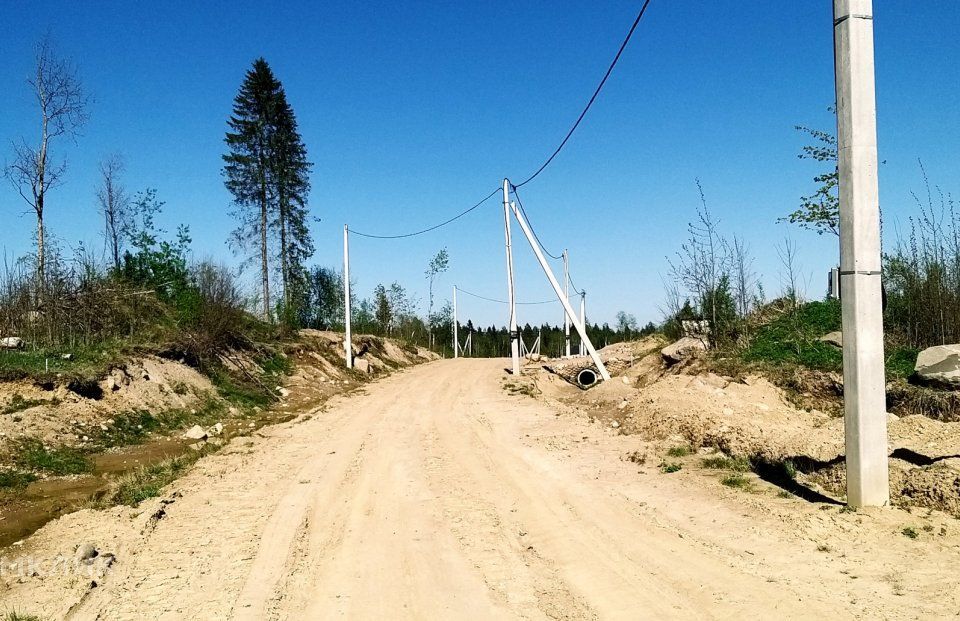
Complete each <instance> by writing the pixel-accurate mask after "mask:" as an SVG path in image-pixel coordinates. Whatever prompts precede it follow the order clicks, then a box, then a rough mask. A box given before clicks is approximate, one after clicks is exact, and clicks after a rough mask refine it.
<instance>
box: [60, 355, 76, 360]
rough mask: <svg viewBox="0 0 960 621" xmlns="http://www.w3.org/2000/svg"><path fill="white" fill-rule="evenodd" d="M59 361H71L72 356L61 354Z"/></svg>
mask: <svg viewBox="0 0 960 621" xmlns="http://www.w3.org/2000/svg"><path fill="white" fill-rule="evenodd" d="M60 359H61V360H73V354H61V355H60Z"/></svg>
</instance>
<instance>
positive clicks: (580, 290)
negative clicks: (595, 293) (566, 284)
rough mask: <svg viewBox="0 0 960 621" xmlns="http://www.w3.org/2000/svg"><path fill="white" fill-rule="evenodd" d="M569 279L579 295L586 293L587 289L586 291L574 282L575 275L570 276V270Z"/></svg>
mask: <svg viewBox="0 0 960 621" xmlns="http://www.w3.org/2000/svg"><path fill="white" fill-rule="evenodd" d="M567 280H569V281H570V286H571V287H573V290H574V291H575V292H576V293H577V294H578V295H583V294H584V293H586V291H584V290H583V289H581V288H580V287H578V286H577V285H575V284H573V277H572V276H570V272H567Z"/></svg>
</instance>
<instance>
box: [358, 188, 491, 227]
mask: <svg viewBox="0 0 960 621" xmlns="http://www.w3.org/2000/svg"><path fill="white" fill-rule="evenodd" d="M500 191H501V188H496V189H495V190H494V191H493V192H490V193H489V194H487V195H486V196H485V197H484V198H483V200H481V201H480V202H479V203H477V204H476V205H474V206H473V207H470V208H469V209H465V210H464V211H461V212H460V213H458V214H457V215H455V216H454V217H452V218H450V219H449V220H444V221H443V222H441V223H440V224H435V225H433V226H431V227H429V228H426V229H423V230H420V231H414V232H413V233H402V234H399V235H372V234H370V233H361V232H360V231H354V230H353V229H350V233H351V234H353V235H359V236H360V237H369V238H371V239H402V238H404V237H414V236H416V235H423V234H424V233H429V232H430V231H436V230H437V229H439V228H440V227H443V226H447V225H448V224H450V223H451V222H454V221H456V220H459V219H460V218H462V217H463V216H465V215H467V214H468V213H470V212H471V211H473V210H474V209H476V208H477V207H479V206H480V205H482V204H484V203H485V202H487V201H488V200H490V199H491V198H493V197H494V195H496V194H497V192H500Z"/></svg>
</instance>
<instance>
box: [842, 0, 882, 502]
mask: <svg viewBox="0 0 960 621" xmlns="http://www.w3.org/2000/svg"><path fill="white" fill-rule="evenodd" d="M833 27H834V63H835V65H834V70H835V77H836V95H837V158H838V161H837V164H838V171H839V175H840V176H839V187H840V291H841V295H840V302H841V304H840V306H841V316H842V323H843V386H844V389H843V406H844V426H845V431H846V434H845V435H846V464H847V503H848V504H849V505H850V506H852V507H862V506H883V505H886V504H888V503H889V501H890V491H889V470H888V469H889V464H888V461H887V451H888V447H887V411H886V390H885V377H884V374H885V371H884V357H883V310H882V306H881V296H882V294H881V283H880V273H881V262H880V199H879V187H878V186H879V183H878V180H877V107H876V106H877V101H876V87H875V83H874V61H873V2H872V1H871V0H834V3H833Z"/></svg>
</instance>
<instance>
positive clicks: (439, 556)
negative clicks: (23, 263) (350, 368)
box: [14, 360, 955, 620]
mask: <svg viewBox="0 0 960 621" xmlns="http://www.w3.org/2000/svg"><path fill="white" fill-rule="evenodd" d="M501 366H502V362H500V361H491V360H458V361H452V360H448V361H441V362H436V363H430V364H427V365H422V366H419V367H416V368H413V369H408V370H405V371H402V372H399V373H396V374H395V375H393V376H391V377H389V378H387V379H385V380H382V381H380V382H376V383H374V384H372V385H369V386H368V387H367V388H366V389H365V391H364V392H362V393H359V394H354V395H352V396H347V397H341V398H337V399H335V400H333V401H331V402H330V403H329V404H328V405H327V407H326V408H324V409H323V410H321V411H319V412H317V413H316V414H315V415H314V416H312V417H310V418H309V419H308V420H303V421H301V422H295V423H290V424H286V425H282V426H278V427H276V428H274V429H272V430H270V431H268V432H267V433H265V434H264V437H262V438H256V439H248V440H246V442H247V443H246V444H245V443H244V441H235V442H234V443H233V444H231V445H230V447H228V448H226V449H224V450H223V451H222V452H221V453H219V454H217V455H215V456H213V457H211V458H208V459H205V460H204V461H203V462H202V463H201V464H200V465H199V466H198V467H197V469H196V470H195V471H194V472H193V473H191V474H190V475H189V476H188V477H186V478H185V479H182V480H181V481H180V482H178V483H177V489H179V490H180V491H181V492H182V497H178V498H177V499H176V501H175V502H173V503H172V504H169V505H168V506H167V507H166V512H167V513H166V516H165V517H163V519H161V520H159V521H157V522H156V523H155V524H154V525H153V526H152V529H151V530H150V532H149V533H148V534H147V535H144V536H143V537H142V538H141V539H139V540H136V541H128V542H127V543H126V544H120V547H119V549H118V550H117V553H118V562H117V564H116V565H115V566H114V569H113V570H111V572H110V573H109V574H108V575H107V576H106V578H105V579H104V580H103V581H102V583H101V584H99V585H98V587H97V588H95V589H92V590H90V591H89V592H88V593H87V595H85V596H84V597H83V598H82V599H81V600H80V601H77V602H74V603H72V604H71V605H70V607H69V610H59V611H58V610H57V609H56V608H55V607H56V605H58V604H62V602H63V600H62V599H59V600H57V601H56V602H54V601H52V600H50V601H48V602H47V603H42V604H38V602H39V601H40V599H41V598H39V597H38V599H37V600H36V601H33V602H31V601H29V599H28V598H26V597H25V596H24V593H23V591H18V592H17V593H18V595H17V596H18V597H19V598H20V599H17V600H15V601H14V603H19V604H20V605H21V607H22V609H24V610H37V606H38V605H39V606H40V610H41V611H45V612H47V613H52V614H54V615H56V616H58V617H59V616H62V615H64V614H65V615H66V616H67V617H68V618H71V619H184V618H189V619H221V618H236V619H257V620H259V619H341V618H348V619H499V618H506V619H512V618H523V619H670V618H683V619H710V618H714V619H744V618H771V617H774V616H776V617H778V618H784V619H792V618H871V619H872V618H913V617H916V618H921V617H928V618H929V614H930V613H931V611H934V610H941V609H939V608H929V606H933V604H931V599H933V600H935V599H936V597H937V595H936V591H937V590H939V589H940V588H942V587H939V586H937V585H935V584H933V585H931V589H932V590H933V591H934V593H931V594H924V593H919V592H914V593H907V595H911V596H913V597H907V598H905V597H903V595H904V593H903V592H900V593H893V592H891V589H890V588H889V586H888V585H885V584H884V583H883V579H882V577H881V576H879V574H880V573H882V572H881V571H880V569H879V568H878V569H877V572H874V573H877V574H878V575H877V576H875V578H876V579H874V577H872V576H871V575H870V574H871V572H870V571H866V570H865V571H863V572H858V573H861V574H862V578H863V579H862V580H851V576H850V575H849V574H850V571H849V569H850V567H851V565H855V564H856V559H855V558H851V557H847V555H846V554H844V555H842V556H843V557H844V558H842V559H840V560H836V559H828V558H827V557H826V556H825V555H824V554H823V553H819V552H817V551H816V550H815V549H814V547H813V546H812V545H810V542H809V541H807V540H805V539H801V538H798V537H797V536H796V535H795V532H796V531H797V530H802V529H798V528H795V527H794V526H793V525H791V524H789V523H785V522H784V521H783V520H782V519H769V516H766V517H765V516H764V515H763V511H756V510H755V508H751V507H743V506H739V505H738V504H737V503H736V502H729V501H728V502H714V501H713V500H711V498H710V497H709V495H707V497H704V496H703V495H701V494H698V493H697V491H696V489H693V488H690V487H689V486H686V487H685V486H683V485H678V484H677V483H674V481H678V480H679V479H669V478H667V475H658V474H656V473H655V471H654V473H645V474H638V472H637V466H636V465H634V464H630V463H629V462H627V461H624V460H623V459H621V456H622V451H623V450H624V446H625V445H624V444H623V442H629V441H630V440H629V439H627V438H623V437H621V436H616V435H615V434H614V433H613V432H612V431H611V430H610V429H607V428H601V427H600V426H599V425H591V424H589V423H587V422H586V421H584V420H583V419H582V418H577V417H571V416H558V415H557V413H556V412H555V411H553V410H551V409H549V408H548V407H547V406H545V405H543V404H541V403H539V402H538V401H536V400H534V399H532V398H529V397H525V396H519V395H515V396H509V395H507V394H506V393H505V392H504V391H503V390H502V388H501V386H500V382H501V381H502V380H501V377H502V373H501V372H500V367H501ZM721 493H727V490H725V489H721ZM813 513H819V512H816V511H813ZM814 518H816V516H814ZM88 521H89V520H88ZM852 537H854V538H855V539H860V541H859V543H860V544H861V545H865V546H871V545H874V543H872V542H871V540H872V539H874V538H875V536H874V535H872V534H869V533H868V534H867V535H866V536H864V537H859V538H858V537H855V536H852ZM901 539H902V538H901ZM875 546H876V547H877V548H878V549H882V548H884V547H887V548H889V546H887V545H886V544H885V542H883V541H880V540H877V541H876V542H875ZM898 556H899V553H898V552H897V551H896V549H891V550H889V554H888V557H887V559H886V562H888V564H889V566H891V567H892V566H893V564H895V562H896V559H897V557H898ZM953 570H955V566H954V567H953ZM857 577H858V576H853V578H857ZM36 589H37V593H38V594H39V593H40V591H41V589H42V587H41V586H39V585H38V586H37V587H36ZM941 592H942V591H941ZM28 595H29V594H28ZM922 601H925V602H926V604H922V605H921V604H920V603H919V602H922ZM923 606H927V608H924V607H923ZM943 610H945V609H943ZM941 611H942V610H941Z"/></svg>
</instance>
